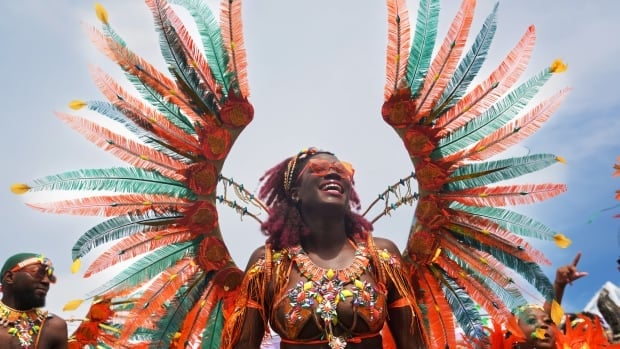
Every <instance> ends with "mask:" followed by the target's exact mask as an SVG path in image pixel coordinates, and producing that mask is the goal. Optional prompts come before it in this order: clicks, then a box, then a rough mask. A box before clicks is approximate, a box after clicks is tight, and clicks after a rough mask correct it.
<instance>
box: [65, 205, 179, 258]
mask: <svg viewBox="0 0 620 349" xmlns="http://www.w3.org/2000/svg"><path fill="white" fill-rule="evenodd" d="M179 218H183V215H182V214H179V213H174V212H163V213H159V212H158V213H155V212H146V213H144V214H129V215H124V216H118V217H114V218H111V219H108V220H106V221H104V222H102V223H99V224H97V225H96V226H94V227H92V228H90V229H89V230H88V231H86V232H85V233H84V234H82V236H80V238H79V239H78V241H77V242H76V243H75V244H74V245H73V249H72V250H71V251H72V258H73V260H75V259H78V258H81V257H84V256H85V255H86V254H87V253H88V252H90V250H91V249H93V248H95V247H98V246H100V245H103V244H105V243H108V242H110V241H114V240H118V239H121V238H124V237H127V236H130V235H134V234H138V233H143V232H148V231H153V230H159V229H166V228H168V225H169V224H174V223H175V222H176V221H177V220H178V219H179Z"/></svg>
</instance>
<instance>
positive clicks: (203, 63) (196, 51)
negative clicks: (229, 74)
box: [147, 0, 222, 100]
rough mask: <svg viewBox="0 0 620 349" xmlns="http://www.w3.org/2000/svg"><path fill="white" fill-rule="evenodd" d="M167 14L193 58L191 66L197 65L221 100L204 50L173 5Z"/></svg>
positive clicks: (201, 76) (207, 87) (220, 94)
mask: <svg viewBox="0 0 620 349" xmlns="http://www.w3.org/2000/svg"><path fill="white" fill-rule="evenodd" d="M151 1H153V0H147V2H151ZM165 11H166V15H167V17H168V20H169V21H170V24H171V25H172V26H173V27H174V30H175V33H176V35H177V38H178V40H179V42H180V43H181V44H182V46H183V49H184V51H185V54H186V55H187V56H188V58H189V59H190V60H191V61H190V63H191V66H193V67H195V71H196V73H197V74H198V76H199V77H200V79H201V82H202V84H203V86H204V87H205V88H206V89H207V90H208V91H211V92H212V93H213V94H215V96H216V97H217V98H216V99H217V100H219V99H220V98H221V97H222V93H221V91H219V90H220V89H219V88H218V86H217V83H216V82H215V78H214V77H213V73H212V71H211V68H210V67H209V64H208V62H207V60H206V59H205V57H204V55H203V54H202V51H201V50H200V48H199V47H197V46H196V43H195V42H194V40H193V39H192V36H191V35H190V34H189V32H188V31H187V29H186V28H185V25H184V24H183V22H182V21H181V19H180V18H179V17H178V16H177V15H176V13H175V12H174V10H173V9H172V7H170V6H168V7H166V9H165Z"/></svg>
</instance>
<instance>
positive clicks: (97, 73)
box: [91, 68, 200, 154]
mask: <svg viewBox="0 0 620 349" xmlns="http://www.w3.org/2000/svg"><path fill="white" fill-rule="evenodd" d="M91 72H92V75H93V79H94V80H95V83H96V84H97V86H98V87H99V89H100V90H101V92H102V93H103V94H104V95H105V96H106V97H107V98H108V100H109V101H110V102H112V103H113V104H114V105H115V106H117V107H118V108H119V109H120V110H121V111H123V113H125V115H127V116H128V117H130V118H131V119H132V120H133V121H134V122H135V123H136V124H137V125H139V126H140V127H142V128H143V129H145V130H146V131H148V132H152V133H153V134H155V135H157V136H159V137H161V138H163V139H165V140H166V142H168V143H169V146H170V147H174V148H179V149H181V151H177V152H178V153H181V152H189V153H193V154H197V153H200V145H199V144H198V139H197V138H196V136H194V135H191V134H188V133H186V132H185V131H183V130H182V129H180V128H179V127H177V126H176V125H175V124H173V123H172V122H170V120H168V119H167V118H166V117H165V116H163V115H162V114H161V113H160V112H159V111H157V110H156V109H155V108H153V107H152V106H151V105H148V104H146V103H144V101H142V100H141V99H139V98H136V97H134V96H132V95H131V94H130V93H128V92H127V90H125V89H124V88H123V87H121V86H120V85H119V84H118V83H117V82H116V81H114V79H113V78H112V77H111V76H109V75H108V74H106V73H105V72H104V71H103V70H101V69H98V68H95V69H91ZM183 117H184V116H183Z"/></svg>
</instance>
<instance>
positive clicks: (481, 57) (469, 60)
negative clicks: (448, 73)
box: [433, 3, 498, 117]
mask: <svg viewBox="0 0 620 349" xmlns="http://www.w3.org/2000/svg"><path fill="white" fill-rule="evenodd" d="M497 7H498V4H497V3H496V4H495V6H494V7H493V12H491V14H490V15H489V16H488V17H487V19H486V20H485V21H484V24H483V25H482V29H481V30H480V32H479V33H478V35H477V36H476V40H475V41H474V43H473V45H472V46H471V48H470V49H469V51H468V52H467V54H466V55H465V57H463V60H461V62H460V63H459V66H458V67H457V69H456V71H455V72H454V74H453V75H452V79H450V82H449V83H448V86H447V87H446V90H445V91H444V92H443V94H442V95H441V97H440V99H439V101H438V102H437V107H435V108H434V110H433V114H435V116H436V117H437V116H439V115H441V113H443V112H445V111H446V110H447V109H449V108H450V107H451V106H453V105H454V104H456V102H457V101H458V100H460V99H461V97H463V95H464V94H465V92H466V90H467V87H469V84H471V82H472V80H473V79H474V78H475V77H476V75H478V72H479V71H480V68H481V67H482V65H483V63H484V61H485V60H486V57H487V53H488V51H489V48H490V47H491V42H492V41H493V38H494V37H495V31H496V30H497Z"/></svg>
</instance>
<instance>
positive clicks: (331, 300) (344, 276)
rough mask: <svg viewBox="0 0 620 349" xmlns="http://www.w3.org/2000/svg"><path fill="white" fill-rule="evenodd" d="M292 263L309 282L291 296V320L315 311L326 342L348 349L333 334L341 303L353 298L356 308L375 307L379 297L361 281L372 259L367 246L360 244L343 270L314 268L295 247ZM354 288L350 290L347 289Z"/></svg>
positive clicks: (333, 347) (335, 346)
mask: <svg viewBox="0 0 620 349" xmlns="http://www.w3.org/2000/svg"><path fill="white" fill-rule="evenodd" d="M290 254H291V256H292V259H293V261H294V262H295V264H297V267H298V268H299V271H300V273H301V275H302V276H303V277H305V278H306V281H304V280H301V281H299V283H298V284H297V286H296V287H295V288H294V289H293V290H291V292H290V293H289V300H290V304H291V305H292V308H291V310H290V312H289V314H287V317H288V318H289V319H290V320H293V321H294V318H295V317H297V316H298V314H299V313H300V311H301V309H314V311H315V312H316V314H317V315H318V316H319V317H320V319H321V320H323V324H324V330H325V335H326V336H325V339H327V341H328V344H329V346H330V348H332V349H342V348H345V347H346V345H347V340H346V338H345V337H344V336H335V335H334V334H333V325H335V324H337V323H338V322H339V321H338V310H337V306H338V303H339V302H341V301H344V300H346V299H347V298H352V304H353V306H354V307H357V306H363V307H371V308H372V307H374V305H375V303H376V299H377V293H376V290H375V289H374V287H373V286H372V285H371V284H370V283H368V282H367V281H361V280H360V279H359V278H360V276H361V275H362V274H364V272H365V271H366V270H367V269H368V265H369V260H370V255H369V253H368V251H367V249H366V247H365V246H364V244H362V243H359V244H358V245H357V247H356V250H355V256H354V257H353V261H352V262H351V264H350V265H349V266H348V267H346V268H342V269H332V268H329V269H325V268H322V267H319V266H318V265H316V264H314V262H313V261H312V260H311V259H310V257H309V256H308V254H306V252H305V251H304V250H303V249H302V248H301V246H295V247H293V248H291V249H290ZM348 284H351V285H352V286H351V288H350V289H345V288H344V286H346V285H348Z"/></svg>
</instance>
